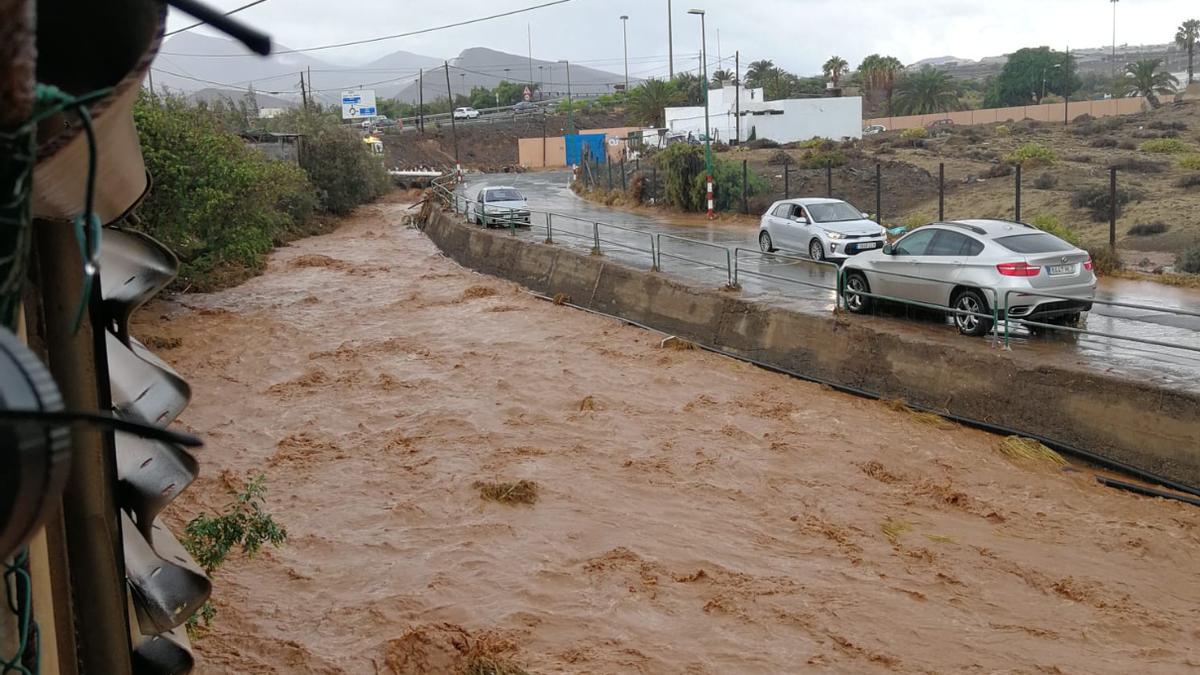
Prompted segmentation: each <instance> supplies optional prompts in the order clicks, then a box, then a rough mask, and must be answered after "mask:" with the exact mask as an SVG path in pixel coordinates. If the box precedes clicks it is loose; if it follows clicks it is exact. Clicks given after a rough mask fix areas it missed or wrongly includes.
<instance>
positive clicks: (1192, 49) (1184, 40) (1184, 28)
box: [1175, 19, 1200, 84]
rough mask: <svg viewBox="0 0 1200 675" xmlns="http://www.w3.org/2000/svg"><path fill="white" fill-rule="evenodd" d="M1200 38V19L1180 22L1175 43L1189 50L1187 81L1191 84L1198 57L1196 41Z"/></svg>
mask: <svg viewBox="0 0 1200 675" xmlns="http://www.w3.org/2000/svg"><path fill="white" fill-rule="evenodd" d="M1198 39H1200V19H1188V20H1187V21H1184V22H1183V23H1181V24H1179V30H1178V31H1176V33H1175V44H1177V45H1179V46H1180V47H1183V50H1184V51H1186V52H1187V59H1188V79H1187V83H1188V84H1191V83H1192V80H1193V79H1194V78H1193V73H1194V72H1195V71H1194V70H1193V68H1192V65H1193V62H1194V61H1195V58H1196V41H1197V40H1198Z"/></svg>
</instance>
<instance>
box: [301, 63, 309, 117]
mask: <svg viewBox="0 0 1200 675" xmlns="http://www.w3.org/2000/svg"><path fill="white" fill-rule="evenodd" d="M300 100H301V102H303V103H304V109H305V110H308V92H307V90H305V88H304V71H303V70H302V71H300Z"/></svg>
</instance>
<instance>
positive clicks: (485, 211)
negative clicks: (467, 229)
mask: <svg viewBox="0 0 1200 675" xmlns="http://www.w3.org/2000/svg"><path fill="white" fill-rule="evenodd" d="M467 222H471V223H475V224H477V225H483V226H484V227H491V226H492V225H499V226H501V227H505V226H507V225H509V224H510V223H511V224H513V225H515V226H518V227H529V203H528V201H527V200H526V199H525V195H523V194H521V191H520V190H518V189H516V188H515V187H509V186H507V185H489V186H487V187H483V188H481V189H480V190H479V194H477V195H475V199H474V200H473V201H470V202H467Z"/></svg>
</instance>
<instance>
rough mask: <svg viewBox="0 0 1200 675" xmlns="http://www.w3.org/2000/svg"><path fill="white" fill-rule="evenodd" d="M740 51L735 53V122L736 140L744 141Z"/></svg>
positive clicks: (739, 142)
mask: <svg viewBox="0 0 1200 675" xmlns="http://www.w3.org/2000/svg"><path fill="white" fill-rule="evenodd" d="M740 56H741V52H740V51H735V52H734V53H733V124H734V132H733V133H734V140H735V141H737V142H738V145H741V143H742V63H741V59H740V58H739V57H740Z"/></svg>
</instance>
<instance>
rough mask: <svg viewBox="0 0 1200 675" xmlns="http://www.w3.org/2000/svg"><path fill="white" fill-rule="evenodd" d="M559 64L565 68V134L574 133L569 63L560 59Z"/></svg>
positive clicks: (573, 108)
mask: <svg viewBox="0 0 1200 675" xmlns="http://www.w3.org/2000/svg"><path fill="white" fill-rule="evenodd" d="M559 63H562V64H565V65H566V66H567V133H569V134H573V133H575V104H574V103H572V102H571V63H570V62H569V61H567V60H566V59H562V60H560V61H559Z"/></svg>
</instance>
